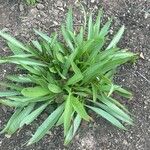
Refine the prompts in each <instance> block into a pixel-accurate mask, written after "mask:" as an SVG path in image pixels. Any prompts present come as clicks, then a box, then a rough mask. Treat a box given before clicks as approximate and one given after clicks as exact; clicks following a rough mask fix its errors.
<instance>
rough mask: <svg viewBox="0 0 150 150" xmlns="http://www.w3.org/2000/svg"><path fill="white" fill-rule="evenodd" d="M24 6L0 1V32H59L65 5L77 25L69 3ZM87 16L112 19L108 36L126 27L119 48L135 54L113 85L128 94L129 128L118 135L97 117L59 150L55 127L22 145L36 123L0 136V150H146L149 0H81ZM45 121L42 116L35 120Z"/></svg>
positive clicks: (1, 110)
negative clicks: (101, 12)
mask: <svg viewBox="0 0 150 150" xmlns="http://www.w3.org/2000/svg"><path fill="white" fill-rule="evenodd" d="M37 1H38V2H37V4H36V5H34V6H28V5H26V3H25V2H24V0H22V1H21V0H0V29H5V31H8V32H9V33H11V34H12V35H13V36H15V37H17V38H19V39H21V40H22V41H28V40H30V39H33V38H34V34H33V28H36V29H41V30H42V31H43V32H45V33H48V34H50V33H52V32H53V31H55V30H59V25H60V24H61V23H62V21H63V20H64V17H65V14H66V11H67V8H68V6H72V7H73V9H74V16H75V23H77V24H78V23H79V24H80V23H81V22H82V20H83V18H82V15H83V14H82V12H81V11H80V8H79V6H78V5H76V4H75V0H68V1H67V0H57V1H55V0H37ZM82 4H83V5H84V7H85V9H86V11H87V12H90V11H93V14H95V12H97V10H99V9H100V8H103V9H104V12H105V16H104V20H105V19H106V18H108V17H111V16H113V17H114V25H113V28H111V32H113V33H115V32H116V29H117V28H118V27H119V26H121V25H122V24H124V25H125V27H126V32H125V34H124V38H122V40H121V42H120V46H121V47H123V48H127V49H129V50H131V51H133V52H136V53H139V54H140V56H141V57H140V58H139V59H138V61H137V63H136V64H134V65H132V66H131V64H127V65H124V66H123V67H121V68H120V69H119V71H118V77H117V78H116V82H117V83H118V84H120V85H122V86H123V87H126V88H128V89H130V90H131V91H132V92H133V93H134V98H133V99H132V101H126V100H123V102H124V104H126V106H127V107H128V108H129V110H130V111H131V113H132V114H133V115H134V120H135V121H134V122H135V125H134V126H133V127H129V130H128V131H125V132H123V131H120V130H118V129H116V128H115V127H113V126H112V125H110V124H109V123H108V122H106V121H105V120H103V119H102V118H97V119H96V120H95V122H94V123H92V124H86V123H83V124H82V126H81V128H80V130H79V132H78V134H77V135H76V136H75V138H74V140H73V142H72V143H71V144H70V145H69V146H68V147H64V146H63V134H62V129H61V128H56V129H54V130H52V131H51V132H49V134H48V135H46V136H45V137H44V138H43V139H42V140H41V141H40V142H38V143H37V144H33V145H31V146H28V147H26V146H25V142H26V141H27V140H28V139H29V137H30V134H32V133H34V130H35V129H36V128H37V126H38V125H39V124H40V122H38V121H35V122H34V123H33V124H32V125H31V126H27V127H26V128H24V129H23V130H21V131H20V132H17V133H16V134H14V135H13V136H12V137H11V138H7V137H5V136H4V135H0V150H63V149H68V150H150V1H149V0H134V1H133V0H101V1H99V0H82ZM7 54H8V50H7V48H6V45H5V43H4V41H3V40H2V39H0V55H1V56H4V55H7ZM0 70H1V72H0V79H1V80H2V79H3V78H4V76H5V75H6V74H8V73H13V71H14V68H13V66H11V65H2V66H0ZM11 114H12V110H11V109H10V108H7V107H4V106H1V107H0V128H3V127H4V124H5V123H6V122H7V120H8V118H9V117H10V116H11ZM45 117H46V113H45V114H43V115H42V117H41V119H44V118H45Z"/></svg>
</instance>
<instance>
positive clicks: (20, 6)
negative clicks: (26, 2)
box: [19, 4, 24, 12]
mask: <svg viewBox="0 0 150 150" xmlns="http://www.w3.org/2000/svg"><path fill="white" fill-rule="evenodd" d="M19 10H20V11H21V12H22V11H24V7H23V5H22V4H20V5H19Z"/></svg>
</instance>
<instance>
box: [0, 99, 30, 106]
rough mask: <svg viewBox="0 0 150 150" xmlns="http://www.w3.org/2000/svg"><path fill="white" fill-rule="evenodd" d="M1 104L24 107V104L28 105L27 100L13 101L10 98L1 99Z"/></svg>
mask: <svg viewBox="0 0 150 150" xmlns="http://www.w3.org/2000/svg"><path fill="white" fill-rule="evenodd" d="M0 104H3V105H6V106H9V107H24V106H26V105H28V103H27V102H26V103H22V102H16V101H11V100H9V99H5V100H2V99H0Z"/></svg>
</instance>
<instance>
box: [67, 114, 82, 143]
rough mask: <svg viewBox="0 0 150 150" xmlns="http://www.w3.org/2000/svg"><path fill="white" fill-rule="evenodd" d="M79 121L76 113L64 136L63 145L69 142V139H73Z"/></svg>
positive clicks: (79, 118)
mask: <svg viewBox="0 0 150 150" xmlns="http://www.w3.org/2000/svg"><path fill="white" fill-rule="evenodd" d="M80 123H81V117H80V116H79V115H78V114H77V116H76V117H75V119H74V121H73V125H72V126H71V127H70V129H69V131H68V133H67V135H66V138H65V141H64V144H65V145H67V144H69V143H70V141H71V140H72V139H73V137H74V136H75V134H76V132H77V130H78V128H79V126H80Z"/></svg>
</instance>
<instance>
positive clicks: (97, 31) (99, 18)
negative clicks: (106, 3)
mask: <svg viewBox="0 0 150 150" xmlns="http://www.w3.org/2000/svg"><path fill="white" fill-rule="evenodd" d="M102 14H103V11H102V9H101V10H99V12H98V16H97V18H96V23H95V24H94V36H97V35H98V34H99V30H100V24H101V23H100V22H101V17H102Z"/></svg>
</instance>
